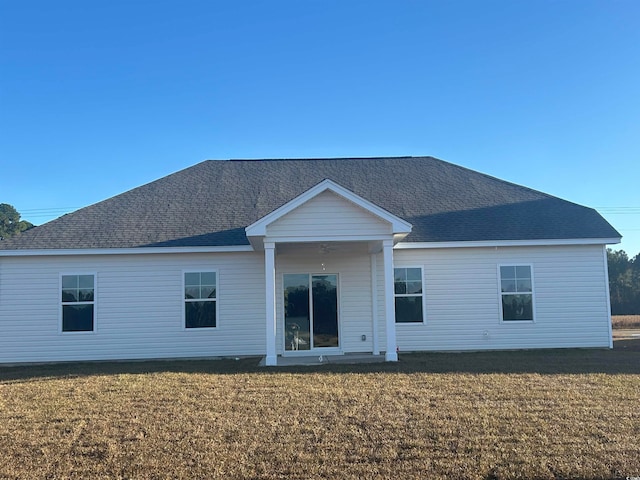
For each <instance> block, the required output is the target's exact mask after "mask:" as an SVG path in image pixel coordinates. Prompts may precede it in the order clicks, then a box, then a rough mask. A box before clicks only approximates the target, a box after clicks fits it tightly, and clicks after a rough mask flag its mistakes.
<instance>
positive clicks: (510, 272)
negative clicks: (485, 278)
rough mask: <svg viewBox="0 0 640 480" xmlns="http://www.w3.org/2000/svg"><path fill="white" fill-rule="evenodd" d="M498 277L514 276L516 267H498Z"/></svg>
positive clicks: (507, 277)
mask: <svg viewBox="0 0 640 480" xmlns="http://www.w3.org/2000/svg"><path fill="white" fill-rule="evenodd" d="M500 278H502V279H509V278H516V267H500Z"/></svg>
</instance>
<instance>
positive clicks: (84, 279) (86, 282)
mask: <svg viewBox="0 0 640 480" xmlns="http://www.w3.org/2000/svg"><path fill="white" fill-rule="evenodd" d="M78 286H79V288H84V289H89V288H91V289H92V288H93V275H80V276H79V277H78Z"/></svg>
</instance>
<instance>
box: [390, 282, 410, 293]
mask: <svg viewBox="0 0 640 480" xmlns="http://www.w3.org/2000/svg"><path fill="white" fill-rule="evenodd" d="M393 290H394V292H395V293H396V294H400V295H401V294H403V293H407V283H406V282H404V281H402V282H395V283H394V284H393Z"/></svg>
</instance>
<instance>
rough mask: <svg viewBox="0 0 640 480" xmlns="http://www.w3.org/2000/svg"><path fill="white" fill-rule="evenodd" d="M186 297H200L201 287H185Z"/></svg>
mask: <svg viewBox="0 0 640 480" xmlns="http://www.w3.org/2000/svg"><path fill="white" fill-rule="evenodd" d="M184 298H189V299H191V298H200V287H185V289H184Z"/></svg>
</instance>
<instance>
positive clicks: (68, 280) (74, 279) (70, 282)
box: [62, 275, 78, 288]
mask: <svg viewBox="0 0 640 480" xmlns="http://www.w3.org/2000/svg"><path fill="white" fill-rule="evenodd" d="M62 288H78V276H77V275H63V276H62Z"/></svg>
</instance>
